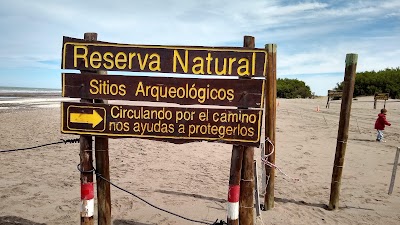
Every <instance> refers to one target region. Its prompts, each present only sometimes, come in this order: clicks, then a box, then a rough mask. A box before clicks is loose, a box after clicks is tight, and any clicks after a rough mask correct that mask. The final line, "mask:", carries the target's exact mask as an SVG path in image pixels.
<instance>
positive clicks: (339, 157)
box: [328, 54, 358, 210]
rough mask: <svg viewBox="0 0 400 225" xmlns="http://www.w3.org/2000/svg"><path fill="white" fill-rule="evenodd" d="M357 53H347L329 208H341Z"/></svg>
mask: <svg viewBox="0 0 400 225" xmlns="http://www.w3.org/2000/svg"><path fill="white" fill-rule="evenodd" d="M357 59H358V55H357V54H347V55H346V69H345V74H344V82H343V83H344V85H343V94H342V105H341V110H340V120H339V129H338V136H337V143H336V154H335V162H334V165H333V173H332V182H331V195H330V200H329V206H328V208H329V209H330V210H334V209H338V208H339V195H340V185H341V179H342V171H343V164H344V157H345V153H346V147H347V139H348V136H349V135H348V133H349V124H350V113H351V102H352V98H353V92H354V83H355V78H356V68H357Z"/></svg>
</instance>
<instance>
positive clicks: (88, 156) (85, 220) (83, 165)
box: [79, 33, 97, 225]
mask: <svg viewBox="0 0 400 225" xmlns="http://www.w3.org/2000/svg"><path fill="white" fill-rule="evenodd" d="M84 39H85V40H87V41H93V40H97V34H96V33H85V35H84ZM81 72H83V71H81ZM80 102H86V103H92V102H93V100H92V99H81V100H80ZM79 155H80V169H81V225H93V224H94V219H93V214H94V188H93V172H88V171H91V170H92V169H93V154H92V136H89V135H81V136H80V154H79Z"/></svg>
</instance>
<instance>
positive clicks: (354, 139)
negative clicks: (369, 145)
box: [349, 138, 376, 142]
mask: <svg viewBox="0 0 400 225" xmlns="http://www.w3.org/2000/svg"><path fill="white" fill-rule="evenodd" d="M349 140H353V141H365V142H376V140H373V139H361V138H349Z"/></svg>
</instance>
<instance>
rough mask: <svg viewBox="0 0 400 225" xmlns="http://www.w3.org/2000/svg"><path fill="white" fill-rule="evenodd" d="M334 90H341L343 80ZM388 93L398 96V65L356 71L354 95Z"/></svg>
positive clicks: (392, 96)
mask: <svg viewBox="0 0 400 225" xmlns="http://www.w3.org/2000/svg"><path fill="white" fill-rule="evenodd" d="M335 90H343V82H341V83H338V84H337V85H336V88H335ZM375 93H389V96H390V98H400V67H397V68H395V69H394V68H391V69H389V68H387V69H385V70H380V71H378V72H375V71H365V72H361V73H357V75H356V82H355V85H354V95H353V96H354V97H357V96H368V95H374V94H375Z"/></svg>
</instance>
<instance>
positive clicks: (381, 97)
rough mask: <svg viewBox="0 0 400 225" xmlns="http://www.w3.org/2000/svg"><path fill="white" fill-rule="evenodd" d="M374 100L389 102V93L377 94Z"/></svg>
mask: <svg viewBox="0 0 400 225" xmlns="http://www.w3.org/2000/svg"><path fill="white" fill-rule="evenodd" d="M374 100H389V93H376V94H375V95H374Z"/></svg>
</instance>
